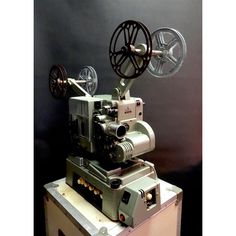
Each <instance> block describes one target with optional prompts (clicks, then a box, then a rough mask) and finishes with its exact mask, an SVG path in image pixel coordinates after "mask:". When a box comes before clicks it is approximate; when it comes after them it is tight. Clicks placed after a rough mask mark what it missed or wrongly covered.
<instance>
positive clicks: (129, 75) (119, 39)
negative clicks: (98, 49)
mask: <svg viewBox="0 0 236 236" xmlns="http://www.w3.org/2000/svg"><path fill="white" fill-rule="evenodd" d="M140 44H144V45H146V48H147V50H144V51H145V52H144V53H142V54H140V53H136V52H135V51H133V50H132V49H133V48H134V47H136V46H137V45H140ZM151 53H152V41H151V35H150V33H149V31H148V29H147V28H146V26H145V25H144V24H142V23H140V22H137V21H133V20H128V21H125V22H123V23H121V24H120V25H119V26H118V27H117V28H116V30H115V31H114V33H113V35H112V37H111V42H110V47H109V56H110V62H111V66H112V68H113V70H114V71H115V73H116V74H117V75H118V76H120V77H121V78H125V79H134V78H136V77H138V76H139V75H141V74H142V73H143V72H144V71H145V69H146V68H147V66H148V64H149V61H150V60H151Z"/></svg>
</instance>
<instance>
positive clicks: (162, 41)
mask: <svg viewBox="0 0 236 236" xmlns="http://www.w3.org/2000/svg"><path fill="white" fill-rule="evenodd" d="M155 39H156V42H157V45H158V48H159V49H161V48H162V47H163V46H164V45H165V44H166V43H165V39H164V35H163V33H162V32H159V33H158V34H157V35H156V36H155Z"/></svg>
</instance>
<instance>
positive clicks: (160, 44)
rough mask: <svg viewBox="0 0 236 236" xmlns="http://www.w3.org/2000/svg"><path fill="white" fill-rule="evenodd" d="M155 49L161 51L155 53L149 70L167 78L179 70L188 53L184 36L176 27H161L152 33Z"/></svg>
mask: <svg viewBox="0 0 236 236" xmlns="http://www.w3.org/2000/svg"><path fill="white" fill-rule="evenodd" d="M151 37H152V45H153V50H154V51H161V53H160V54H157V55H153V56H152V58H151V61H150V63H149V65H148V71H149V72H150V73H151V74H152V75H153V76H155V77H157V78H165V77H169V76H172V75H174V74H175V73H176V72H178V71H179V69H180V67H181V66H182V64H183V61H184V57H185V56H186V53H187V46H186V43H185V40H184V37H183V36H182V35H181V34H180V33H179V32H178V31H177V30H175V29H171V28H166V27H165V28H160V29H158V30H156V31H155V32H153V33H152V35H151Z"/></svg>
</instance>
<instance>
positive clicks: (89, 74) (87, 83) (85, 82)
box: [77, 66, 98, 96]
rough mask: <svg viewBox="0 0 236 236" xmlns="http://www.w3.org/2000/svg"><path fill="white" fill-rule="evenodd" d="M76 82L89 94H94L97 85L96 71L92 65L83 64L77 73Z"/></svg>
mask: <svg viewBox="0 0 236 236" xmlns="http://www.w3.org/2000/svg"><path fill="white" fill-rule="evenodd" d="M77 82H78V83H79V84H80V85H81V87H82V88H84V89H85V90H86V91H87V92H88V93H89V94H90V95H91V96H92V95H94V94H95V92H96V90H97V86H98V77H97V73H96V71H95V70H94V68H93V67H92V66H85V67H84V68H83V69H82V70H81V71H80V73H79V78H78V80H77Z"/></svg>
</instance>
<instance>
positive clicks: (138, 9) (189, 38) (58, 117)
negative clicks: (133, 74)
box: [34, 0, 202, 236]
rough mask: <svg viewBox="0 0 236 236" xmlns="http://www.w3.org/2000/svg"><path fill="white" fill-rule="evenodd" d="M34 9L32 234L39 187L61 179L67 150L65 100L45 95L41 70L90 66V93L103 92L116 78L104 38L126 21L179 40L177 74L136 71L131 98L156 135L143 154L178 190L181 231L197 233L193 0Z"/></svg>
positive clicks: (60, 1) (197, 22)
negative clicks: (182, 46) (93, 81)
mask: <svg viewBox="0 0 236 236" xmlns="http://www.w3.org/2000/svg"><path fill="white" fill-rule="evenodd" d="M34 7H35V12H34V13H35V14H34V26H35V27H34V41H35V45H34V49H35V54H34V73H35V80H34V95H35V96H34V126H35V127H34V137H35V148H34V151H35V156H34V165H35V167H34V182H35V185H34V196H35V235H38V236H39V235H40V236H42V235H44V212H43V185H44V184H46V183H47V182H50V181H54V180H56V179H58V178H61V177H64V176H65V159H66V155H67V153H68V150H69V139H68V127H67V114H68V104H67V100H55V99H53V98H52V96H51V94H50V92H49V89H48V73H49V69H50V67H51V66H52V65H53V64H58V63H60V64H63V65H64V66H65V67H66V69H67V71H68V74H69V76H71V77H73V76H77V75H78V73H79V71H80V70H81V68H82V67H83V66H85V65H91V66H93V67H94V68H95V69H96V71H97V74H98V77H99V86H98V90H97V94H102V93H110V92H111V91H112V89H113V87H114V86H115V84H116V82H117V76H116V75H115V73H114V72H113V71H112V68H111V66H110V62H109V57H108V48H109V42H110V38H111V35H112V33H113V31H114V30H115V28H116V27H117V26H118V25H119V24H120V23H121V22H123V21H124V20H128V19H133V20H138V21H141V22H143V23H144V24H145V25H146V26H147V27H148V28H149V30H150V31H151V32H153V31H154V30H156V29H157V28H158V27H163V26H167V27H172V28H175V29H177V30H179V31H180V32H181V33H182V34H183V36H184V37H185V40H186V43H187V47H188V54H187V58H186V59H185V62H184V64H183V66H182V68H181V70H180V71H179V73H177V74H176V75H175V76H173V77H172V78H168V79H162V80H161V79H156V78H153V77H152V76H151V75H150V74H148V72H144V73H143V74H142V75H141V76H140V78H139V79H138V81H136V83H135V84H134V86H133V88H132V90H131V95H133V96H138V97H141V98H143V100H144V101H145V103H146V105H145V110H144V120H145V121H147V122H148V123H149V124H150V125H151V126H152V128H153V129H154V131H155V134H156V149H155V151H153V152H151V153H149V154H147V155H146V156H145V158H147V159H148V160H150V161H152V162H154V163H155V165H156V169H157V172H158V175H159V177H161V178H162V179H164V180H167V181H169V182H171V183H173V184H176V185H178V186H179V187H181V188H183V190H184V205H183V220H182V222H183V223H182V235H188V236H189V235H191V236H192V235H201V197H202V196H201V193H202V188H201V176H202V175H201V158H202V157H201V151H202V149H201V137H202V136H201V135H202V134H201V131H202V128H201V111H202V107H201V98H202V91H201V83H202V81H201V75H202V62H201V59H202V41H201V39H202V19H201V11H202V6H201V0H158V1H157V0H146V1H144V0H126V1H125V0H116V1H111V0H99V1H96V0H90V1H88V0H80V1H78V0H67V1H66V0H50V1H49V0H48V1H47V0H38V1H37V0H35V2H34Z"/></svg>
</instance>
